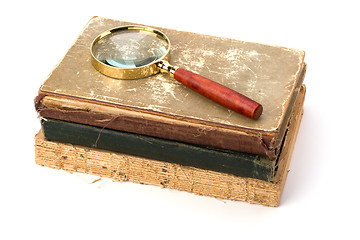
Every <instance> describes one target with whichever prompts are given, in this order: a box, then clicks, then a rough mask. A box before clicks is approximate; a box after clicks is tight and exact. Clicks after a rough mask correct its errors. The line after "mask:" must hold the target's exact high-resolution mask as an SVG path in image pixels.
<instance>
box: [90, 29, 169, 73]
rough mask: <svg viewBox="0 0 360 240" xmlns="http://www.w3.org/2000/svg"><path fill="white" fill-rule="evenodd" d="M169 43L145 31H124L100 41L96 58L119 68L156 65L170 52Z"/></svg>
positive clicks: (94, 48) (97, 43)
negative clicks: (155, 63)
mask: <svg viewBox="0 0 360 240" xmlns="http://www.w3.org/2000/svg"><path fill="white" fill-rule="evenodd" d="M168 48H169V43H168V41H167V40H166V39H164V38H162V37H161V36H160V35H158V34H155V33H153V32H149V31H143V30H133V29H132V30H122V31H118V32H113V33H111V34H108V35H107V36H104V37H103V38H101V39H99V41H97V42H96V43H95V44H94V45H93V47H92V52H93V54H94V57H95V58H96V59H97V60H99V61H100V62H102V63H104V64H106V65H110V66H112V67H117V68H136V67H142V66H146V65H149V64H152V63H154V62H155V61H157V60H158V59H160V58H162V57H163V56H165V55H166V54H167V52H168Z"/></svg>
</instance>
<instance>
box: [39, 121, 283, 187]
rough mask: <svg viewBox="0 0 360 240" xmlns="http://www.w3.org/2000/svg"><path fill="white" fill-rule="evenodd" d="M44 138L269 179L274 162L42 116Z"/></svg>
mask: <svg viewBox="0 0 360 240" xmlns="http://www.w3.org/2000/svg"><path fill="white" fill-rule="evenodd" d="M41 126H42V129H43V133H44V137H45V139H46V140H49V141H57V142H63V143H71V144H74V145H81V146H85V147H92V148H97V149H103V150H108V151H113V152H119V153H124V154H129V155H134V156H139V157H145V158H149V159H154V160H159V161H164V162H171V163H176V164H181V165H185V166H193V167H197V168H202V169H207V170H212V171H217V172H223V173H228V174H233V175H236V176H241V177H250V178H256V179H260V180H264V181H268V182H272V181H273V180H274V176H275V169H276V161H272V160H270V159H269V158H267V157H264V156H260V155H255V154H248V153H242V152H236V151H230V150H223V149H215V148H209V147H201V146H197V145H192V144H186V143H182V142H176V141H170V140H165V139H161V138H155V137H149V136H144V135H139V134H134V133H127V132H121V131H116V130H110V129H103V128H99V127H93V126H89V125H83V124H78V123H72V122H66V121H61V120H54V119H42V120H41Z"/></svg>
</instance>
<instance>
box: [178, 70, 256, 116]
mask: <svg viewBox="0 0 360 240" xmlns="http://www.w3.org/2000/svg"><path fill="white" fill-rule="evenodd" d="M174 78H175V79H176V80H178V81H179V82H181V83H182V84H184V85H186V86H188V87H189V88H191V89H193V90H194V91H196V92H198V93H200V94H201V95H203V96H205V97H207V98H209V99H211V100H213V101H214V102H217V103H219V104H221V105H223V106H224V107H227V108H229V109H231V110H233V111H235V112H238V113H241V114H243V115H245V116H247V117H249V118H252V119H258V118H259V117H260V115H261V113H262V111H263V107H262V106H261V104H259V103H257V102H255V101H253V100H251V99H250V98H248V97H245V96H244V95H242V94H240V93H238V92H236V91H234V90H231V89H230V88H227V87H225V86H223V85H221V84H219V83H217V82H214V81H212V80H210V79H207V78H205V77H203V76H200V75H198V74H196V73H193V72H190V71H187V70H185V69H182V68H178V69H177V70H176V71H175V73H174Z"/></svg>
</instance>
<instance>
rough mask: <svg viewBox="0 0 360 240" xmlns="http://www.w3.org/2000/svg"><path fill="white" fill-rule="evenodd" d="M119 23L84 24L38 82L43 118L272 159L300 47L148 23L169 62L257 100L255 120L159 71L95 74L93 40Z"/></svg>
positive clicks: (299, 73)
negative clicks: (161, 38) (165, 45)
mask: <svg viewBox="0 0 360 240" xmlns="http://www.w3.org/2000/svg"><path fill="white" fill-rule="evenodd" d="M123 25H134V24H133V23H129V22H123V21H116V20H111V19H106V18H101V17H97V18H94V19H92V20H91V21H90V22H89V23H88V24H87V26H86V27H85V28H84V30H83V31H82V32H81V33H80V35H79V37H78V38H77V40H76V41H75V42H74V44H73V45H72V46H71V48H70V49H69V51H68V52H67V53H66V55H65V56H64V58H63V59H62V60H61V61H60V62H59V64H58V65H57V66H56V68H55V69H54V70H53V72H52V73H51V74H50V76H49V78H48V79H47V80H46V81H45V82H44V84H43V85H42V86H41V88H40V91H39V96H38V97H37V99H36V108H37V110H38V112H39V114H40V115H41V116H43V117H48V118H54V119H60V120H65V121H72V122H77V123H82V124H88V125H93V126H98V127H105V128H110V129H115V130H121V131H127V132H133V133H139V134H144V135H149V136H154V137H160V138H165V139H170V140H175V141H180V142H187V143H193V144H200V145H205V146H212V147H217V148H223V149H229V150H234V151H240V152H247V153H253V154H260V155H264V156H267V157H269V158H271V159H276V158H277V155H278V154H279V150H280V147H281V142H282V139H283V137H284V135H285V131H286V126H287V124H288V120H289V115H290V112H291V108H292V105H293V102H294V101H295V98H296V96H297V94H298V91H299V89H300V86H301V84H302V81H303V77H304V74H305V68H306V65H305V63H304V52H303V51H301V50H295V49H289V48H283V47H276V46H268V45H263V44H258V43H250V42H244V41H240V40H233V39H227V38H220V37H212V36H206V35H201V34H196V33H189V32H183V31H177V30H173V29H165V28H161V27H154V28H157V29H159V30H161V31H162V32H164V33H165V34H166V35H167V36H168V37H169V39H170V41H171V51H170V62H171V64H173V65H175V66H179V67H182V68H185V69H188V70H191V71H194V72H195V73H198V74H200V75H203V76H205V77H208V78H210V79H212V80H213V81H216V82H218V83H220V84H223V85H225V86H227V87H229V88H231V89H233V90H235V91H238V92H240V93H242V94H244V95H246V96H247V97H249V98H251V99H254V100H255V101H257V102H259V103H261V104H262V105H263V107H264V111H263V114H262V116H261V117H260V119H258V120H255V121H254V120H251V119H248V118H246V117H244V116H242V115H240V114H237V113H235V112H233V111H231V110H228V109H226V108H224V107H222V106H220V105H218V104H216V103H214V102H212V101H211V100H208V99H206V98H205V97H203V96H201V95H199V94H198V93H196V92H194V91H192V90H190V89H188V88H187V87H186V86H183V85H181V84H180V83H178V82H177V81H176V80H174V79H172V78H171V77H170V76H168V75H165V74H156V75H153V76H150V77H147V78H143V79H137V80H118V79H113V78H110V77H106V76H104V75H102V74H101V73H99V72H98V71H96V70H95V68H94V67H93V66H92V64H91V61H90V45H91V43H92V41H93V39H94V38H95V37H96V36H98V35H99V34H100V33H102V32H104V31H106V30H108V29H111V28H114V27H119V26H123Z"/></svg>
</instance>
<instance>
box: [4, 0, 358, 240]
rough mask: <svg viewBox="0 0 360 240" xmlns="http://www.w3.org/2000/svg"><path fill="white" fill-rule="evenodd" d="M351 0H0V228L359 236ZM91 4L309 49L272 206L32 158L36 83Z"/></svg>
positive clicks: (91, 234) (21, 232) (43, 232)
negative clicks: (109, 177) (285, 167)
mask: <svg viewBox="0 0 360 240" xmlns="http://www.w3.org/2000/svg"><path fill="white" fill-rule="evenodd" d="M356 2H357V1H345V0H343V1H306V0H303V1H283V2H279V1H246V2H241V1H226V0H221V1H203V2H200V1H195V0H193V1H185V0H182V1H165V0H163V1H140V0H138V1H135V0H134V1H121V0H117V1H102V0H101V1H100V0H99V1H90V0H88V1H75V0H73V1H57V2H55V1H35V0H32V1H15V0H11V1H9V0H8V1H6V2H3V3H2V4H1V7H0V19H1V20H0V34H1V35H0V54H1V55H0V61H1V64H0V66H1V73H0V76H1V77H0V79H1V80H0V87H1V88H0V89H1V90H0V97H1V102H0V103H1V105H0V106H1V118H0V119H1V132H0V134H1V135H0V136H1V142H0V150H1V155H0V159H1V160H0V163H1V165H0V239H144V238H146V239H226V238H231V239H240V238H243V239H285V238H286V239H315V237H319V238H321V239H325V238H330V237H331V238H334V239H335V238H338V239H359V238H360V237H359V229H358V228H359V214H360V211H359V209H360V208H359V201H360V198H359V182H360V181H359V172H360V154H359V153H358V150H359V149H360V145H359V143H358V142H357V141H358V139H359V136H360V133H359V128H358V126H359V124H360V123H359V113H358V109H359V106H358V104H359V100H358V99H359V98H358V95H359V94H360V93H359V88H358V87H359V81H360V76H359V63H360V61H359V56H360V47H359V44H360V37H359V24H360V17H359V9H360V8H359V5H358V4H356ZM94 15H97V16H103V17H109V18H114V19H118V20H125V21H130V22H136V23H142V24H148V25H154V26H161V27H168V28H174V29H178V30H184V31H191V32H197V33H202V34H207V35H214V36H220V37H228V38H234V39H239V40H244V41H254V42H260V43H265V44H271V45H279V46H285V47H291V48H298V49H303V50H305V51H306V57H305V59H306V62H307V63H308V71H307V75H306V77H305V84H306V86H307V95H306V101H305V106H304V109H305V113H304V117H303V121H302V124H301V128H300V132H299V136H298V139H297V143H296V146H295V150H294V154H293V158H292V163H291V166H290V169H291V171H290V173H289V176H288V179H287V183H286V185H285V189H284V193H283V196H282V200H281V205H280V207H278V208H270V207H263V206H259V205H251V204H248V203H243V202H232V201H222V200H217V199H213V198H208V197H200V196H196V195H193V194H189V193H185V192H179V191H175V190H169V189H161V188H158V187H153V186H144V185H139V184H133V183H112V182H109V181H105V180H102V181H99V182H97V183H95V184H88V183H87V182H91V180H92V179H89V178H88V177H86V176H83V175H81V176H79V175H77V174H69V173H65V172H63V171H58V170H52V169H49V168H45V167H40V166H37V165H36V164H35V162H34V140H33V138H34V135H35V134H36V133H37V131H38V130H39V128H40V124H39V119H37V114H36V113H35V110H34V107H33V98H34V97H35V96H36V94H37V90H38V88H39V87H40V85H41V84H42V82H43V81H44V80H45V79H46V77H47V75H48V74H49V73H50V72H51V70H52V69H53V68H54V66H55V65H56V64H57V62H58V61H59V60H60V59H61V58H62V56H63V55H64V54H65V53H66V51H67V49H68V48H69V47H70V45H71V44H72V42H73V41H74V40H75V38H76V37H77V36H78V34H79V33H80V31H81V30H82V28H83V27H84V26H85V24H86V23H87V21H88V20H89V19H90V18H91V17H92V16H94Z"/></svg>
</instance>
